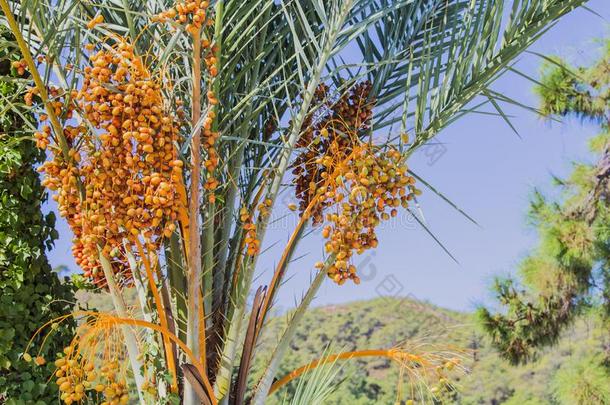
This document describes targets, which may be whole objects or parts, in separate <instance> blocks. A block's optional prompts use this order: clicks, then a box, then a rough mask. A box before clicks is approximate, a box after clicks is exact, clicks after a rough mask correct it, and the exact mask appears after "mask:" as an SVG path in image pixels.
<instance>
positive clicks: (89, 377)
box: [55, 346, 129, 405]
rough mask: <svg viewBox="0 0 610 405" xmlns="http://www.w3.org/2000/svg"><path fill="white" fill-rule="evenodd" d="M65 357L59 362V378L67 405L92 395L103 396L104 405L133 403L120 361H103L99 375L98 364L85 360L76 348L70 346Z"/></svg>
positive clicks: (61, 397) (102, 403) (57, 371)
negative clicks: (90, 393)
mask: <svg viewBox="0 0 610 405" xmlns="http://www.w3.org/2000/svg"><path fill="white" fill-rule="evenodd" d="M64 354H65V355H64V357H60V358H58V359H57V360H55V367H57V369H56V371H55V377H56V383H57V385H58V387H59V391H60V399H61V400H62V401H63V402H64V403H65V404H67V405H70V404H72V403H80V402H82V401H83V400H86V398H87V397H88V392H96V393H97V394H98V395H101V396H102V397H103V401H102V402H100V404H101V405H124V404H128V403H129V387H128V384H127V380H126V379H125V377H124V376H122V374H123V373H122V372H121V370H120V364H119V361H118V360H107V361H102V363H101V365H100V367H99V373H98V372H97V371H96V368H97V366H96V365H95V364H94V362H93V361H92V360H91V361H90V360H87V359H85V358H83V356H81V355H80V353H77V352H76V350H75V348H74V346H68V347H66V348H65V349H64Z"/></svg>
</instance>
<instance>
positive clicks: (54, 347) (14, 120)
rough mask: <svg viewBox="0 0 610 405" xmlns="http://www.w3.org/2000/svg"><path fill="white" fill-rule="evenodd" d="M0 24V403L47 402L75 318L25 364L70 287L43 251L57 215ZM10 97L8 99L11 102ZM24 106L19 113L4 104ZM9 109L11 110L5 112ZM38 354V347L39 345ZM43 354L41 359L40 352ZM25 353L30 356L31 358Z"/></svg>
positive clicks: (66, 304)
mask: <svg viewBox="0 0 610 405" xmlns="http://www.w3.org/2000/svg"><path fill="white" fill-rule="evenodd" d="M2 28H3V27H1V26H0V97H1V98H2V100H3V102H2V105H3V108H2V110H1V111H0V403H7V404H31V403H40V404H48V403H52V402H53V400H55V401H56V400H57V386H55V385H54V384H53V383H48V380H49V377H50V376H51V374H52V372H53V370H54V366H53V364H52V363H49V364H44V365H38V364H37V361H38V362H40V363H42V358H46V357H49V358H52V357H54V356H53V355H54V354H55V353H56V352H58V351H61V349H62V347H63V346H64V345H66V344H68V343H69V341H70V339H71V336H72V327H73V325H72V324H71V322H64V323H62V324H61V326H59V327H57V328H54V329H53V333H52V335H51V336H50V337H49V339H48V340H47V341H46V342H45V345H44V347H42V348H41V347H40V344H41V343H42V339H41V338H37V339H36V340H35V341H34V342H33V345H32V346H31V349H30V350H29V352H30V353H31V356H32V357H34V358H35V359H34V360H33V361H31V362H26V361H25V360H24V358H23V353H24V350H25V348H26V345H27V343H28V341H29V340H30V338H31V337H32V335H33V334H34V333H35V331H36V329H37V328H39V327H40V326H42V325H44V324H45V323H46V322H49V321H50V320H51V319H53V318H55V317H58V316H61V315H64V314H67V313H69V312H70V310H71V306H72V304H71V302H72V301H73V300H74V295H73V290H72V287H71V286H70V285H68V284H67V283H62V282H60V280H59V278H58V277H57V275H56V274H55V273H53V271H52V269H51V266H50V265H49V263H48V261H47V258H46V256H45V249H49V248H50V247H51V245H52V243H53V241H54V240H55V239H56V238H57V232H56V231H55V229H54V223H55V217H54V215H53V214H52V213H51V214H48V215H44V214H43V213H42V212H41V204H42V202H43V200H44V196H45V194H44V192H43V189H42V187H41V185H40V180H39V178H38V174H37V173H36V171H35V165H37V164H38V163H40V162H41V161H42V160H43V159H44V153H42V152H41V151H39V150H38V149H37V148H36V147H35V144H34V142H33V141H32V140H31V139H30V138H28V137H25V136H24V133H23V132H21V131H22V128H23V127H24V126H25V125H27V123H26V122H25V121H24V119H28V113H27V109H26V107H25V106H23V105H22V104H21V103H22V102H21V99H22V98H23V97H22V94H23V90H24V88H25V86H26V85H27V84H28V81H27V80H26V79H24V78H23V76H19V74H18V72H17V71H16V70H15V68H14V67H13V66H12V62H14V61H18V60H19V59H20V57H19V54H18V53H17V51H16V50H15V49H16V48H15V46H14V44H13V42H12V38H11V36H10V35H9V34H8V33H7V32H6V31H5V30H3V29H2ZM9 101H10V104H9ZM11 104H12V105H13V106H19V105H20V104H21V106H22V108H20V109H21V112H22V114H21V115H20V114H17V113H16V112H14V111H12V110H9V109H8V108H7V107H5V106H9V105H11ZM7 110H8V111H7ZM39 349H41V352H40V353H38V350H39ZM39 355H40V356H41V357H40V358H36V357H38V356H39ZM26 357H27V356H26Z"/></svg>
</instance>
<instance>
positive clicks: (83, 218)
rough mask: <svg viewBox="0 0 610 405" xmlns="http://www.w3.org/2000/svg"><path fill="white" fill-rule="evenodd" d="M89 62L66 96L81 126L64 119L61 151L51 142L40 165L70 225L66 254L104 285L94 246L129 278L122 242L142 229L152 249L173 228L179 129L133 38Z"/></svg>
mask: <svg viewBox="0 0 610 405" xmlns="http://www.w3.org/2000/svg"><path fill="white" fill-rule="evenodd" d="M89 62H90V66H87V67H85V68H84V70H83V78H82V79H83V82H82V86H81V88H80V89H79V91H78V92H77V93H76V94H74V95H73V98H74V99H75V103H77V105H78V108H79V109H80V111H81V113H82V115H83V116H84V118H85V120H86V122H87V125H85V124H82V125H78V126H69V125H68V126H66V127H65V129H64V135H65V138H66V140H67V141H68V145H69V147H70V148H71V149H70V150H69V152H68V157H67V158H66V156H64V155H63V154H62V153H61V151H60V150H59V148H58V147H53V148H51V151H52V152H53V156H54V158H53V160H51V161H48V162H47V163H45V164H44V165H43V166H42V167H41V171H42V172H44V173H45V175H46V178H45V180H44V184H45V185H46V186H47V187H48V188H50V189H51V190H56V191H57V195H56V196H55V197H54V198H55V199H56V200H57V202H58V204H59V209H60V213H61V215H62V216H64V217H65V218H66V219H67V221H68V223H69V225H70V226H71V228H72V230H73V232H74V235H75V240H74V244H73V253H74V256H75V258H76V261H77V264H78V265H79V266H80V267H81V268H82V269H83V271H84V274H85V276H88V277H90V278H91V279H92V280H93V281H94V283H96V284H98V285H103V284H104V282H105V278H104V276H103V273H102V271H101V269H100V262H99V251H98V249H101V250H102V253H103V254H104V255H105V256H106V257H107V258H109V260H111V262H112V264H113V269H114V271H115V272H117V274H120V275H123V277H121V278H120V279H121V280H122V281H123V282H126V283H128V282H129V281H130V271H129V266H128V263H127V261H126V259H125V256H124V254H123V253H124V250H123V249H124V244H125V243H128V241H129V240H130V239H132V238H134V237H138V236H139V235H143V236H144V237H145V238H146V240H147V242H148V243H149V244H151V245H152V246H151V247H152V248H153V249H154V248H155V247H158V244H159V243H160V240H161V238H162V237H163V236H165V237H168V236H170V235H171V233H172V232H173V231H174V229H175V221H176V218H177V213H178V211H179V210H180V207H181V201H180V199H179V196H178V195H177V192H176V190H177V189H178V187H177V184H178V183H179V182H181V181H182V166H183V162H182V161H181V160H179V159H178V153H177V149H176V142H177V141H178V137H179V134H178V129H177V128H176V126H175V119H174V117H173V116H172V115H170V114H169V113H167V112H166V106H165V105H164V99H163V97H162V93H161V84H160V83H159V82H158V81H156V80H155V79H154V78H153V77H152V76H151V74H150V72H149V71H148V70H147V68H146V66H145V65H144V62H143V60H142V58H140V57H139V56H138V55H136V53H135V52H134V48H133V46H132V45H130V44H128V43H127V42H126V41H124V40H123V39H121V38H115V42H114V44H113V46H112V47H111V48H103V49H102V50H99V51H98V52H95V53H92V54H91V55H90V56H89ZM68 105H70V104H68ZM74 107H75V106H72V107H71V108H74ZM90 128H92V129H93V130H92V131H91V130H90ZM49 132H50V131H49V130H44V129H43V132H42V133H41V134H42V135H41V136H39V137H37V138H38V140H37V142H38V143H39V146H46V145H45V144H48V133H49ZM77 145H78V150H77V149H76V147H77Z"/></svg>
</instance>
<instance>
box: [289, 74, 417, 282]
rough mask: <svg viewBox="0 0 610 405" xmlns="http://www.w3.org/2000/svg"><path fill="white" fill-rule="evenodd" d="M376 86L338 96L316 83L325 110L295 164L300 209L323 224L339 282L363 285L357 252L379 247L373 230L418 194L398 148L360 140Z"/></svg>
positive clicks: (306, 133) (314, 118)
mask: <svg viewBox="0 0 610 405" xmlns="http://www.w3.org/2000/svg"><path fill="white" fill-rule="evenodd" d="M370 91H371V84H370V83H369V82H363V83H359V84H356V85H354V86H353V87H352V88H351V89H350V90H349V91H348V92H346V94H344V95H343V96H341V97H340V98H339V99H338V100H336V101H333V100H332V97H331V95H330V89H329V88H328V87H327V86H325V85H321V86H320V87H318V89H317V90H316V93H315V97H314V102H316V103H318V105H321V106H322V108H320V109H318V111H321V112H320V113H318V115H313V114H311V115H310V116H308V117H307V118H306V120H305V123H304V125H303V128H304V130H303V133H302V135H301V137H300V139H299V141H298V143H297V147H299V148H301V149H302V152H301V153H300V154H299V155H298V156H297V158H296V159H295V161H294V163H293V165H292V167H293V170H292V173H293V175H294V183H295V193H296V197H297V199H298V200H299V208H300V211H301V214H304V213H307V215H309V216H311V217H312V220H313V223H314V225H322V224H324V228H323V230H322V235H323V237H324V238H325V239H327V242H326V245H325V247H326V251H327V253H329V254H331V255H332V257H334V260H333V262H332V263H331V264H330V265H329V267H328V268H327V273H328V275H329V277H331V278H332V279H333V280H334V281H335V282H337V283H338V284H343V283H344V282H345V281H346V280H348V279H351V280H353V281H354V282H356V283H359V282H360V279H359V278H358V276H357V274H356V267H355V266H354V265H353V264H352V263H351V259H352V257H353V254H354V252H356V253H358V254H361V253H363V252H364V251H365V250H367V249H370V248H374V247H376V246H377V243H378V241H377V235H376V233H375V228H376V227H377V226H378V225H379V223H380V222H381V221H382V220H387V219H389V218H390V217H392V216H396V215H397V207H399V206H401V205H402V206H403V207H407V205H408V201H409V200H410V199H411V198H412V194H413V193H416V192H418V190H416V189H415V188H414V187H413V184H414V182H415V181H414V179H413V177H411V176H409V175H408V174H407V167H406V165H405V164H404V159H403V157H402V156H401V154H400V153H399V152H398V151H396V150H394V149H391V148H386V149H383V148H379V147H375V146H373V145H372V144H371V143H369V142H365V141H363V139H362V137H363V136H364V135H368V134H367V131H368V130H369V129H370V125H371V123H370V121H371V118H372V111H373V106H374V104H375V100H374V99H373V98H372V97H370ZM329 211H332V212H329ZM317 267H320V268H321V267H323V264H322V263H317Z"/></svg>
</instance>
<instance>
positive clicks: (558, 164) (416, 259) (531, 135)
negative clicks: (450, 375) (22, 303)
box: [49, 0, 610, 310]
mask: <svg viewBox="0 0 610 405" xmlns="http://www.w3.org/2000/svg"><path fill="white" fill-rule="evenodd" d="M588 6H589V7H590V8H592V9H594V10H595V11H596V12H597V13H599V14H601V15H602V16H603V18H604V19H602V18H600V17H597V16H595V15H593V14H591V13H590V12H588V11H586V10H583V9H579V10H576V11H574V12H572V13H571V14H569V15H568V16H566V17H565V18H564V19H563V20H562V21H560V22H559V23H558V24H557V25H556V26H555V27H554V28H552V29H551V30H550V31H549V32H547V33H546V34H545V35H544V36H543V37H542V38H541V39H540V40H539V41H538V42H537V43H536V44H534V46H533V47H532V48H531V50H534V51H536V52H539V53H543V54H556V55H560V56H564V57H566V58H567V59H568V60H570V61H572V62H574V63H577V64H578V63H587V62H589V61H591V60H592V58H594V57H595V55H596V50H597V49H599V47H600V45H601V43H600V42H599V39H600V38H603V37H604V36H605V35H608V34H610V30H609V28H610V3H609V2H608V1H607V0H591V1H589V3H588ZM540 62H541V60H540V58H538V57H536V56H534V55H524V56H522V58H521V60H520V61H519V62H518V64H517V65H516V67H517V68H518V69H519V70H521V71H523V72H525V73H527V74H529V75H533V76H537V75H538V71H539V66H540ZM493 89H494V90H496V91H499V92H501V93H503V94H506V95H508V96H510V97H512V98H514V99H517V100H519V101H521V102H524V103H526V104H529V105H535V104H536V102H537V100H536V97H535V95H534V94H533V92H532V83H531V82H528V81H527V80H526V79H524V78H522V77H519V76H517V75H515V74H511V73H508V74H506V75H505V76H503V77H502V78H500V79H499V80H498V81H497V82H496V83H495V84H494V85H493ZM505 111H506V112H508V113H509V114H512V115H514V118H512V119H511V120H512V122H513V124H514V125H515V126H516V128H517V129H518V131H519V133H520V135H521V137H522V138H521V139H520V138H519V137H517V136H516V135H515V133H514V132H513V131H512V130H511V129H510V128H509V127H508V126H507V125H506V123H505V122H504V121H502V119H501V118H498V117H491V116H485V115H480V114H470V115H466V116H465V117H463V118H461V119H460V120H459V121H457V122H455V123H454V124H452V125H451V126H450V127H448V128H447V129H445V130H444V131H443V132H442V133H441V134H440V135H439V137H438V140H439V141H441V142H442V143H443V145H444V148H442V149H441V148H439V149H436V150H435V149H428V153H427V154H426V152H418V153H417V154H416V155H415V156H414V157H413V158H412V159H411V160H410V162H409V166H410V168H411V169H412V170H414V171H415V172H416V173H417V174H419V175H420V176H421V177H423V178H424V179H425V180H426V181H428V182H429V183H431V184H432V185H434V186H435V187H436V188H437V189H438V190H440V191H442V192H443V193H444V194H445V195H447V196H448V197H449V198H450V199H451V200H452V201H453V202H454V203H456V204H457V205H459V206H460V207H461V208H462V209H464V210H465V211H466V212H468V213H469V214H470V215H471V216H472V217H474V218H475V220H476V221H477V222H478V223H479V225H480V226H476V225H473V224H472V223H471V222H469V221H468V220H466V219H465V218H464V217H463V216H462V215H460V214H459V213H457V212H456V211H455V210H454V209H453V208H451V207H449V206H448V205H447V204H446V203H444V202H443V201H441V200H440V199H439V198H438V197H436V196H435V195H434V194H433V193H431V192H425V193H424V195H423V196H422V197H421V199H420V205H421V209H422V211H423V214H424V216H425V218H426V221H427V223H428V225H429V227H430V229H431V230H432V231H433V232H434V233H435V235H436V236H437V237H439V238H440V239H441V240H442V241H443V243H444V245H445V246H446V247H447V248H448V249H449V250H450V251H451V253H452V254H453V255H454V256H455V258H456V259H457V261H458V262H459V263H455V262H454V261H453V260H452V259H451V258H450V257H449V256H448V255H447V254H445V253H444V252H443V251H442V249H441V248H440V247H439V246H438V245H437V244H436V243H435V242H434V240H432V239H431V238H430V237H429V236H428V235H427V234H426V232H425V231H423V230H422V228H421V227H420V226H418V225H417V224H416V223H415V222H414V220H413V219H412V218H410V217H409V216H408V215H406V214H405V215H403V216H399V217H398V218H396V219H395V220H394V221H393V222H390V223H387V224H385V225H384V226H383V227H382V229H381V230H380V231H379V240H380V244H379V247H378V248H377V249H376V251H375V252H373V253H368V254H365V255H363V257H359V258H357V259H356V261H355V264H357V265H358V264H360V266H359V267H360V272H361V277H362V279H363V282H362V283H361V284H360V285H358V286H356V285H352V284H350V283H346V284H345V285H343V286H341V287H339V286H336V285H335V284H334V283H332V282H330V281H327V282H325V283H324V285H323V287H322V289H321V291H320V292H319V294H318V297H317V298H316V300H315V304H317V305H321V304H329V303H340V302H346V301H352V300H356V299H366V298H373V297H378V296H394V295H401V296H404V295H410V296H414V297H416V298H419V299H424V300H428V301H430V302H432V303H434V304H437V305H441V306H444V307H448V308H453V309H459V310H472V309H474V308H475V307H476V305H477V304H480V303H489V302H490V295H489V285H490V283H491V281H492V280H493V277H494V276H495V275H508V274H511V273H513V272H514V271H515V268H516V265H517V264H518V262H519V260H520V258H522V257H523V256H524V255H526V254H527V252H528V249H530V248H532V247H533V246H535V243H536V235H535V233H534V232H533V231H532V230H531V229H529V228H528V227H527V225H526V211H527V207H528V198H529V196H530V195H531V192H532V190H533V189H534V187H538V188H541V189H542V190H550V187H549V184H550V180H551V178H550V176H551V174H557V175H560V176H561V175H566V174H568V173H569V172H570V167H571V162H572V161H575V160H582V159H590V158H591V156H590V155H589V154H588V150H587V139H588V138H589V137H590V136H592V135H594V134H595V133H596V128H595V127H592V126H588V125H582V124H581V123H580V122H576V121H567V122H564V123H552V124H551V123H549V122H547V121H544V120H541V119H540V118H539V117H537V116H536V115H534V114H532V113H529V112H527V111H525V110H522V109H516V108H510V107H507V108H505ZM441 152H442V153H441ZM435 158H437V159H435ZM432 160H435V162H434V163H431V161H432ZM57 227H58V230H59V232H60V235H61V236H60V240H59V241H57V243H56V247H55V249H54V250H53V251H52V252H51V253H50V255H49V257H50V260H51V262H52V264H53V265H54V266H57V265H60V264H65V265H67V266H68V267H69V268H71V269H72V270H75V269H76V265H75V264H74V261H73V259H72V257H71V252H70V244H71V242H70V237H71V236H70V233H69V230H68V229H67V227H66V224H65V223H64V222H63V221H59V223H58V226H57ZM287 228H288V227H287V226H286V224H285V223H284V222H278V223H276V224H274V226H272V227H271V229H270V232H269V233H268V236H267V242H268V243H269V244H275V245H274V247H272V248H271V249H270V250H269V251H268V252H266V253H265V254H264V255H263V257H262V258H261V260H260V264H261V266H260V273H261V274H262V276H263V277H265V276H267V277H268V276H269V273H270V271H271V270H272V268H273V265H274V263H275V262H274V259H277V258H278V257H279V256H278V255H277V252H278V250H279V249H280V248H281V247H282V246H283V245H284V244H285V242H286V241H287V238H288V234H287ZM299 252H300V253H301V254H302V255H304V257H303V258H302V259H299V260H297V261H295V262H294V263H293V265H292V266H291V268H290V270H289V277H290V278H289V280H288V281H287V282H286V284H285V286H284V287H283V288H282V291H281V292H280V294H279V298H278V299H279V302H278V306H279V307H281V308H287V307H290V306H292V305H293V304H294V301H295V299H297V298H299V297H300V296H301V294H302V292H303V289H304V288H305V287H306V283H307V281H308V280H309V277H310V276H311V268H312V267H311V265H312V263H313V262H315V261H317V260H319V258H320V255H321V253H322V242H321V241H320V239H319V238H317V237H315V236H313V237H309V238H307V239H306V240H305V241H303V242H302V243H301V245H300V246H299ZM260 282H261V283H262V282H263V279H260Z"/></svg>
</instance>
